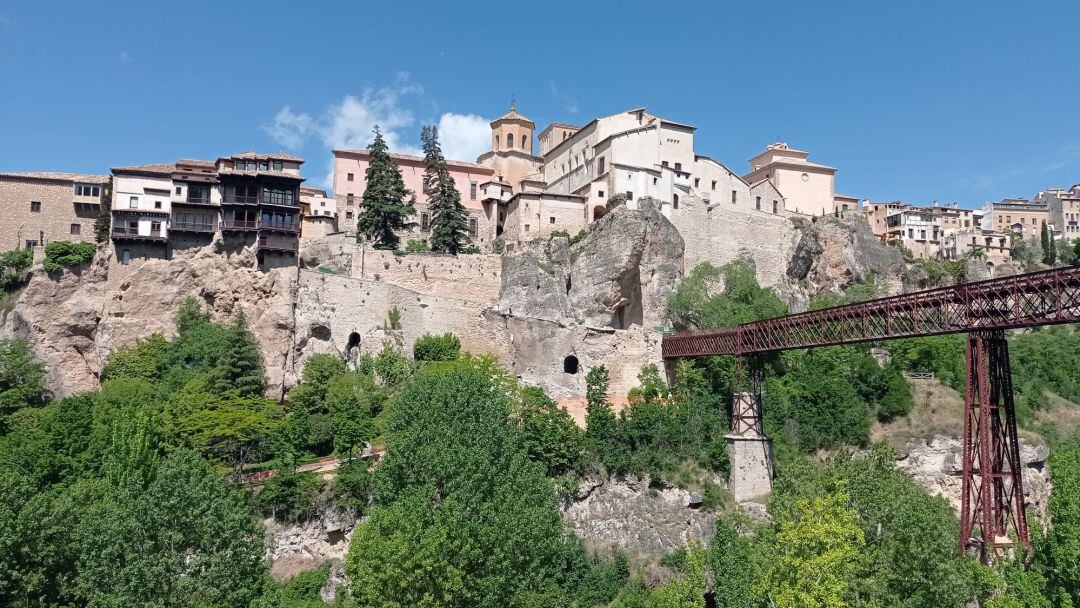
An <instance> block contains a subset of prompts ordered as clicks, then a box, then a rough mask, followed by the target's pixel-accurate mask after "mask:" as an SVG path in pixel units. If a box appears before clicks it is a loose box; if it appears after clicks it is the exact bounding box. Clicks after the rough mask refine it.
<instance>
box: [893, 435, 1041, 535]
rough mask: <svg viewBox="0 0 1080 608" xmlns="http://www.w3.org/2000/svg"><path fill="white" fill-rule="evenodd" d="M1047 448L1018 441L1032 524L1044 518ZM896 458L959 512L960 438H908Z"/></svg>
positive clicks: (898, 462) (898, 463)
mask: <svg viewBox="0 0 1080 608" xmlns="http://www.w3.org/2000/svg"><path fill="white" fill-rule="evenodd" d="M1049 455H1050V450H1049V449H1048V448H1047V447H1046V446H1045V445H1042V444H1032V443H1028V442H1026V441H1024V440H1021V441H1020V462H1021V464H1022V465H1023V467H1024V468H1023V481H1024V504H1025V505H1026V507H1027V512H1028V520H1029V521H1030V522H1031V525H1032V526H1035V525H1036V522H1045V521H1046V501H1047V500H1049V498H1050V487H1051V486H1050V474H1049V471H1048V470H1047V468H1046V459H1047V457H1048V456H1049ZM900 456H901V458H900V459H899V460H898V461H897V462H896V466H897V468H899V469H900V470H901V471H904V472H905V473H907V474H908V475H910V476H911V478H912V479H914V480H915V482H916V483H918V484H919V485H920V486H921V487H922V488H923V489H925V490H926V491H927V492H929V493H930V494H933V495H935V496H942V497H944V498H945V499H946V500H948V501H949V504H950V505H952V507H953V508H954V509H955V510H956V511H957V513H959V512H960V499H961V491H960V490H961V477H962V474H963V452H962V450H961V443H960V439H958V438H956V437H951V436H948V435H934V436H933V437H930V438H927V439H919V440H912V441H910V442H908V444H907V446H906V447H905V448H904V450H903V451H902V453H901V454H900Z"/></svg>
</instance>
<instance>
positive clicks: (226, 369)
mask: <svg viewBox="0 0 1080 608" xmlns="http://www.w3.org/2000/svg"><path fill="white" fill-rule="evenodd" d="M223 346H224V351H223V352H222V354H221V357H220V358H219V359H218V361H217V365H216V366H215V368H214V372H213V376H214V389H215V390H216V391H217V392H218V393H219V394H221V395H237V396H240V397H249V396H254V395H262V394H263V393H264V392H265V391H266V376H265V375H264V373H263V366H262V353H260V352H259V346H258V344H256V343H255V338H254V336H252V335H251V332H250V331H248V328H247V319H246V318H245V317H244V313H242V312H239V313H237V314H236V316H235V317H233V321H232V323H231V324H230V325H229V327H228V333H227V334H226V336H225V344H224V345H223Z"/></svg>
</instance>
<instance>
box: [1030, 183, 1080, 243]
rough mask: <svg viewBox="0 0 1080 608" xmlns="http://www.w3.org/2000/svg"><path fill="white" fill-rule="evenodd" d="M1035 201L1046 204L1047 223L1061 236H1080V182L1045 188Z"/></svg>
mask: <svg viewBox="0 0 1080 608" xmlns="http://www.w3.org/2000/svg"><path fill="white" fill-rule="evenodd" d="M1035 201H1036V202H1039V203H1043V204H1045V205H1046V211H1047V217H1048V219H1047V224H1049V225H1050V227H1051V228H1053V230H1054V232H1055V234H1057V235H1059V238H1065V239H1076V238H1080V184H1076V185H1074V186H1072V187H1071V188H1069V189H1068V190H1066V189H1064V188H1052V189H1050V190H1044V191H1042V192H1040V193H1039V194H1038V195H1037V196H1036V197H1035Z"/></svg>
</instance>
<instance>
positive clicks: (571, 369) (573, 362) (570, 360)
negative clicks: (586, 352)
mask: <svg viewBox="0 0 1080 608" xmlns="http://www.w3.org/2000/svg"><path fill="white" fill-rule="evenodd" d="M562 371H563V373H566V374H576V373H578V360H577V357H575V356H574V355H566V358H565V359H563V362H562Z"/></svg>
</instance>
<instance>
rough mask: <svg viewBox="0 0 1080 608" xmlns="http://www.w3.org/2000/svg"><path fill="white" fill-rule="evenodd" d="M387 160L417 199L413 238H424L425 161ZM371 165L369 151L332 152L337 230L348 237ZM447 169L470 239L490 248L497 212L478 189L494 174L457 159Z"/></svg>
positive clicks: (427, 216) (426, 216)
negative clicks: (466, 215)
mask: <svg viewBox="0 0 1080 608" xmlns="http://www.w3.org/2000/svg"><path fill="white" fill-rule="evenodd" d="M390 157H391V158H392V159H393V161H394V165H395V166H397V168H398V171H400V172H401V177H402V179H403V180H404V182H405V188H407V189H408V190H410V191H412V192H413V194H414V195H415V196H416V217H414V218H412V221H414V222H416V228H415V229H413V233H414V234H415V235H416V238H424V239H426V238H427V237H428V235H429V232H430V226H431V212H430V210H429V208H428V200H427V195H426V194H425V192H426V188H425V187H424V159H423V158H421V157H419V156H409V155H407V154H391V155H390ZM370 164H371V152H370V151H369V150H334V184H333V185H334V200H335V203H336V205H337V214H338V227H339V229H341V230H344V231H345V232H347V233H349V234H354V233H355V232H356V220H357V216H358V214H359V213H360V201H361V199H362V198H363V196H364V189H365V188H366V187H367V180H366V178H365V176H366V175H367V168H368V165H370ZM446 166H447V169H448V170H449V171H450V176H451V177H453V178H454V183H455V185H456V186H457V190H458V192H460V193H461V204H462V205H464V206H465V209H466V210H468V212H469V237H470V238H471V239H472V240H473V243H475V244H476V245H478V246H479V247H481V248H484V249H487V248H489V247H490V245H491V241H492V240H493V239H494V238H495V224H496V220H497V218H496V214H497V213H498V211H497V208H496V207H497V206H496V205H495V204H493V203H491V202H484V201H483V200H482V199H483V197H482V196H481V190H480V187H481V185H482V184H484V183H485V182H488V181H491V179H492V176H493V175H494V171H493V170H492V169H490V168H488V167H485V166H483V165H479V164H476V163H470V162H464V161H458V160H447V161H446ZM407 238H408V237H407V236H406V239H407Z"/></svg>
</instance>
